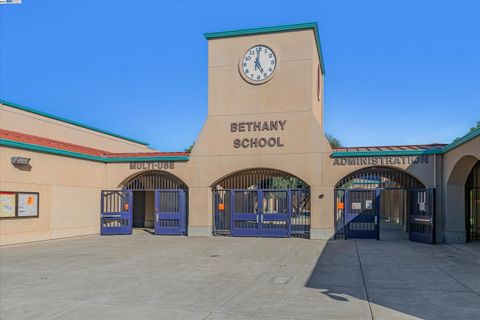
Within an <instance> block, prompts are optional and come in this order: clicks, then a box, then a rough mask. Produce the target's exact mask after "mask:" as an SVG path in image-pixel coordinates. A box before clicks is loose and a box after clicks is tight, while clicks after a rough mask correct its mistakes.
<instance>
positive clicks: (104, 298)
mask: <svg viewBox="0 0 480 320" xmlns="http://www.w3.org/2000/svg"><path fill="white" fill-rule="evenodd" d="M399 235H400V237H396V236H392V234H384V235H383V237H382V238H383V239H384V240H382V241H376V240H347V241H345V240H336V241H320V240H318V241H317V240H302V239H257V238H223V237H210V238H194V237H191V238H185V237H168V236H153V235H151V234H150V233H148V232H145V231H142V230H135V234H134V235H133V236H105V237H100V236H87V237H81V238H73V239H64V240H57V241H48V242H39V243H33V244H26V245H16V246H11V247H3V248H0V319H2V320H7V319H82V320H83V319H145V318H152V319H169V320H173V319H209V320H211V319H239V320H241V319H254V320H255V319H257V320H258V319H279V320H287V319H305V320H306V319H418V318H420V319H453V318H454V319H475V318H478V315H479V314H480V243H471V244H466V245H455V246H451V245H435V246H431V245H424V244H418V243H412V242H409V241H408V240H405V238H404V235H403V234H401V233H399Z"/></svg>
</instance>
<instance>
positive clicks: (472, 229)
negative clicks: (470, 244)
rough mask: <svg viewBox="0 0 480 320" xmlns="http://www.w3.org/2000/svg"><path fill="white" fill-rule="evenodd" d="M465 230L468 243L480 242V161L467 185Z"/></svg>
mask: <svg viewBox="0 0 480 320" xmlns="http://www.w3.org/2000/svg"><path fill="white" fill-rule="evenodd" d="M465 230H466V238H467V241H477V240H480V161H477V163H476V164H475V166H474V167H473V168H472V170H471V171H470V174H469V175H468V177H467V182H466V183H465Z"/></svg>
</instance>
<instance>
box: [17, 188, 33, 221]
mask: <svg viewBox="0 0 480 320" xmlns="http://www.w3.org/2000/svg"><path fill="white" fill-rule="evenodd" d="M17 195H18V198H17V199H18V200H17V217H38V193H35V192H29V193H27V192H18V193H17Z"/></svg>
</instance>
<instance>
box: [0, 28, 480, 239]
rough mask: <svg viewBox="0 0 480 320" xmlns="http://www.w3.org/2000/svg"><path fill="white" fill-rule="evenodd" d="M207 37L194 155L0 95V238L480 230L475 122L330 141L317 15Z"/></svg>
mask: <svg viewBox="0 0 480 320" xmlns="http://www.w3.org/2000/svg"><path fill="white" fill-rule="evenodd" d="M205 38H206V40H207V41H208V117H207V119H206V121H205V123H204V126H203V128H202V130H201V132H200V133H199V136H198V138H197V140H196V141H195V145H194V147H193V150H192V151H191V152H190V153H187V152H160V151H157V150H153V149H151V148H149V147H148V144H147V143H145V142H142V141H138V140H135V139H131V138H128V137H125V136H121V135H119V134H114V133H111V132H107V131H104V130H102V129H98V128H94V127H91V126H88V125H85V124H81V123H77V122H75V121H71V120H67V119H63V118H60V117H57V116H54V115H51V114H47V113H44V112H42V111H39V110H36V109H32V108H30V107H26V106H22V105H19V104H17V103H12V102H7V101H3V100H2V101H0V244H1V245H9V244H16V243H24V242H30V241H38V240H48V239H57V238H64V237H72V236H81V235H89V234H102V235H117V234H131V233H132V228H145V229H149V230H151V231H152V236H155V235H166V234H168V235H187V236H251V237H299V238H308V239H338V238H342V239H352V238H373V239H381V234H382V226H387V225H388V226H389V227H392V225H393V226H396V227H397V228H398V229H399V230H403V231H402V232H405V233H406V234H407V233H408V235H409V239H410V240H412V241H418V242H424V243H436V242H447V243H463V242H466V241H474V240H480V161H479V159H480V130H478V129H477V130H475V131H472V132H470V133H468V134H466V135H465V136H463V137H462V138H461V139H459V140H457V141H455V142H453V143H450V144H426V145H404V146H371V147H348V148H336V149H332V148H331V147H330V144H329V143H328V141H327V139H326V137H325V134H324V125H323V121H324V117H323V109H324V100H323V87H324V76H325V65H324V62H323V59H322V51H321V45H320V38H319V34H318V30H317V24H316V23H305V24H297V25H286V26H276V27H268V28H259V29H248V30H237V31H227V32H217V33H207V34H205ZM19 102H20V103H21V101H19ZM473 120H476V119H472V122H473ZM179 123H180V120H179ZM139 136H141V131H140V132H139Z"/></svg>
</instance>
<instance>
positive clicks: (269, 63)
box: [239, 45, 277, 84]
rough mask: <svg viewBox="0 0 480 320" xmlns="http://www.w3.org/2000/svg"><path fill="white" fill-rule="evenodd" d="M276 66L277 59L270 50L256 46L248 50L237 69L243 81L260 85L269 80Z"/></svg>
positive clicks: (262, 46)
mask: <svg viewBox="0 0 480 320" xmlns="http://www.w3.org/2000/svg"><path fill="white" fill-rule="evenodd" d="M276 66H277V58H276V57H275V53H273V51H272V49H270V48H269V47H267V46H264V45H257V46H254V47H251V48H250V49H248V51H247V52H246V53H245V55H244V56H243V58H242V59H241V60H240V66H239V67H240V70H241V73H242V75H243V77H244V78H245V80H247V81H248V82H250V83H256V84H260V83H263V82H266V81H268V80H270V77H271V76H272V74H273V72H274V71H275V67H276Z"/></svg>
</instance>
